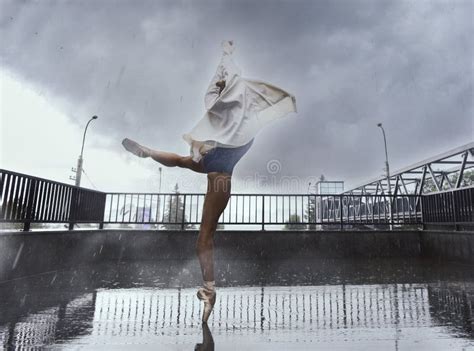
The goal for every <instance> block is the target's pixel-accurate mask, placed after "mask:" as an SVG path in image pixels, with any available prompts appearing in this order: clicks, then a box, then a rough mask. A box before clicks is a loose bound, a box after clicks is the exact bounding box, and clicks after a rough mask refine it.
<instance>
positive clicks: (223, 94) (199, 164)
mask: <svg viewBox="0 0 474 351" xmlns="http://www.w3.org/2000/svg"><path fill="white" fill-rule="evenodd" d="M234 48H235V46H234V43H233V41H223V42H222V49H223V53H222V58H221V61H220V63H219V65H218V67H217V70H216V73H215V75H214V77H213V78H212V80H211V83H210V84H209V87H208V89H207V92H206V95H205V98H204V103H205V107H206V113H205V115H204V116H203V117H202V118H201V120H200V121H199V122H198V123H197V124H196V126H195V127H194V128H193V129H192V130H191V131H190V132H189V133H186V134H184V135H183V139H184V140H185V141H186V142H187V143H188V144H189V146H190V155H189V156H181V155H177V154H175V153H170V152H165V151H159V150H154V149H151V148H149V147H146V146H143V145H140V144H138V143H137V142H135V141H133V140H131V139H128V138H125V139H124V140H123V141H122V145H123V146H124V148H125V149H126V150H127V151H129V152H131V153H133V154H134V155H136V156H138V157H142V158H147V157H150V158H152V159H153V160H155V161H156V162H159V163H161V164H162V165H164V166H168V167H181V168H187V169H190V170H192V171H195V172H198V173H206V174H207V192H206V195H205V199H204V204H203V211H202V218H201V225H200V228H199V236H198V239H197V242H196V253H197V256H198V259H199V263H200V266H201V272H202V277H203V286H202V287H201V288H199V289H198V291H197V297H198V298H199V299H200V300H201V301H203V302H204V309H203V315H202V322H203V323H207V321H208V319H209V316H210V314H211V312H212V309H213V307H214V304H215V302H216V289H215V280H214V232H215V231H216V228H217V224H218V221H219V217H220V216H221V214H222V212H223V211H224V210H225V208H226V206H227V203H228V201H229V198H230V195H231V179H232V173H233V170H234V167H235V165H236V164H237V162H238V161H239V160H240V159H241V158H242V156H243V155H244V154H245V153H246V152H247V151H248V150H249V148H250V147H251V146H252V144H253V141H254V137H255V136H256V135H257V133H258V132H259V131H260V130H261V129H262V128H263V127H264V126H266V125H267V124H268V123H270V122H271V121H274V120H276V119H278V118H281V117H284V116H285V115H287V114H288V113H290V112H296V100H295V97H294V96H293V95H291V94H289V93H287V92H286V91H284V90H282V89H280V88H278V87H276V86H273V85H271V84H268V83H265V82H262V81H258V80H250V79H246V78H242V77H241V71H240V69H239V68H238V67H237V66H236V65H235V63H234V61H233V59H232V53H233V51H234Z"/></svg>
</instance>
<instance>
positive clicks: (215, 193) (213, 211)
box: [196, 172, 231, 322]
mask: <svg viewBox="0 0 474 351" xmlns="http://www.w3.org/2000/svg"><path fill="white" fill-rule="evenodd" d="M207 178H208V183H207V193H206V197H205V199H204V206H203V212H202V220H201V227H200V230H199V236H198V240H197V242H196V252H197V255H198V258H199V263H200V264H201V272H202V277H203V280H204V287H203V288H201V289H199V291H198V297H199V298H200V299H201V300H203V301H204V312H203V316H202V321H203V322H207V320H208V318H209V315H210V314H211V312H212V308H213V306H214V303H215V301H216V293H215V288H214V284H215V283H214V281H215V280H214V232H215V231H216V228H217V223H218V220H219V217H220V216H221V214H222V212H223V211H224V209H225V208H226V206H227V203H228V201H229V198H230V190H231V189H230V188H231V175H230V174H227V173H220V172H210V173H209V174H208V175H207Z"/></svg>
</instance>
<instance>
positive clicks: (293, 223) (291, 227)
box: [285, 213, 305, 230]
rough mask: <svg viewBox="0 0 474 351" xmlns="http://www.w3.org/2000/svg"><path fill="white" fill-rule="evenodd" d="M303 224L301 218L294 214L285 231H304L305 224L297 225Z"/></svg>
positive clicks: (286, 224)
mask: <svg viewBox="0 0 474 351" xmlns="http://www.w3.org/2000/svg"><path fill="white" fill-rule="evenodd" d="M297 223H301V218H300V216H298V215H297V214H296V213H293V214H291V215H290V217H289V218H288V221H287V222H286V223H285V229H289V230H295V229H304V228H305V225H304V224H297Z"/></svg>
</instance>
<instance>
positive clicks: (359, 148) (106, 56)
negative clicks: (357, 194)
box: [0, 0, 474, 192]
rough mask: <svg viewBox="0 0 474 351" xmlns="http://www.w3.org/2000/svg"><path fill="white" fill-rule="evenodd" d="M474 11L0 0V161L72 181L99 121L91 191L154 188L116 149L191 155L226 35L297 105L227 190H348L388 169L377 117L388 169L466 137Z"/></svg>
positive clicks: (390, 5) (90, 159)
mask: <svg viewBox="0 0 474 351" xmlns="http://www.w3.org/2000/svg"><path fill="white" fill-rule="evenodd" d="M473 3H474V2H473V1H467V0H466V1H456V0H450V1H423V0H412V1H383V0H378V1H356V0H353V1H351V0H340V1H319V0H318V1H317V0H314V1H310V0H304V1H269V0H260V1H255V0H252V1H176V0H173V1H143V0H140V1H131V0H130V1H112V0H97V1H85V0H84V1H47V0H44V1H6V0H0V38H1V45H0V55H1V67H0V72H1V139H2V141H1V148H2V150H1V156H2V157H1V165H0V166H1V167H2V168H7V169H11V170H16V171H21V172H24V173H28V174H33V175H38V176H43V177H48V178H52V179H56V180H59V181H63V182H70V181H69V180H68V177H69V175H70V174H72V173H71V172H70V168H71V167H72V166H75V162H76V159H77V156H78V154H79V152H80V144H81V139H82V132H83V129H84V126H85V124H86V122H87V121H88V119H89V118H90V117H91V116H92V115H98V116H99V119H98V120H97V121H94V122H93V124H91V125H90V128H89V131H88V135H87V143H86V151H85V156H84V158H85V162H84V168H85V170H86V172H87V174H88V176H89V178H90V180H91V181H92V183H93V184H94V185H95V186H96V187H97V188H99V189H100V190H104V191H156V190H157V184H158V182H157V173H158V172H157V169H158V164H156V163H153V162H152V161H151V160H142V159H138V158H136V157H134V156H132V155H130V154H127V153H126V152H125V151H124V150H123V148H122V146H121V144H120V142H121V140H122V139H123V138H124V137H130V138H132V139H135V140H137V141H139V142H142V143H144V144H146V145H149V146H152V147H155V148H159V149H164V150H169V151H174V152H178V153H182V154H187V153H188V152H189V150H188V146H187V144H186V143H185V142H184V140H183V139H182V134H183V133H185V132H188V131H189V130H190V129H191V128H192V127H193V126H194V124H195V123H196V122H197V121H198V120H199V119H200V118H201V117H202V116H203V114H204V102H203V98H204V93H205V90H206V88H207V85H208V84H209V81H210V79H211V78H212V75H213V74H214V72H215V69H216V66H217V64H218V61H219V59H220V54H221V51H220V42H221V41H222V40H223V39H233V40H234V41H235V43H236V51H235V55H234V56H235V61H236V63H237V64H238V65H239V66H240V67H241V69H242V72H243V76H245V77H247V78H254V79H261V80H264V81H267V82H269V83H273V84H275V85H277V86H280V87H281V88H283V89H285V90H287V91H289V92H290V93H292V94H294V95H295V96H296V100H297V106H298V113H297V114H292V115H289V116H288V117H287V118H285V119H282V120H279V121H276V122H275V123H274V124H272V125H271V126H269V127H268V128H266V129H265V130H264V131H262V132H261V133H260V134H259V135H258V136H257V138H256V140H255V143H254V145H253V146H252V148H251V149H250V151H249V152H248V154H247V155H245V157H244V158H243V159H242V160H241V161H240V162H239V164H238V165H237V167H236V169H235V173H234V178H235V180H236V182H235V187H234V190H236V191H240V192H242V191H258V190H261V189H262V186H264V185H265V184H268V183H269V182H271V181H275V184H278V182H279V181H280V180H281V177H294V178H295V179H299V189H294V190H295V191H305V190H306V188H305V186H306V184H307V182H308V181H310V180H312V179H315V178H318V177H319V175H320V174H324V175H325V176H326V178H328V179H335V180H344V181H345V182H346V188H347V187H350V186H351V185H356V184H358V183H360V182H362V181H364V180H365V179H371V178H373V177H375V176H378V175H381V174H382V173H383V167H384V161H385V160H384V151H383V139H382V134H381V132H380V130H379V129H378V128H377V126H376V124H377V123H378V122H382V123H383V125H384V127H385V130H386V132H387V137H388V148H389V156H390V163H391V168H392V169H397V168H401V167H404V166H407V165H409V164H412V163H414V162H416V161H419V160H421V159H423V158H427V157H429V156H432V155H435V154H437V153H440V152H443V151H446V150H448V149H451V148H454V147H457V146H460V145H462V144H465V143H467V142H470V141H472V140H473V139H474V126H473V115H474V114H473V106H474V102H473V80H474V79H473V78H474V77H473V75H474V73H473V72H474V68H473V63H472V62H473V50H474V46H473V42H472V36H473V34H474V25H473V22H474V21H473V13H474V9H473ZM269 162H270V163H273V164H274V163H277V165H278V167H279V170H278V172H277V173H271V172H269V171H268V169H267V166H268V163H269ZM264 177H266V179H267V181H266V183H265V182H261V181H258V182H256V183H255V182H252V181H249V179H257V178H258V179H260V180H262V179H264ZM244 180H245V182H244ZM163 181H164V183H163V189H162V190H163V191H169V190H171V189H172V186H173V185H174V183H175V182H179V184H180V187H181V189H182V190H183V191H198V192H199V191H204V190H205V185H206V183H205V175H194V174H191V173H190V171H187V170H182V169H164V179H163ZM83 185H84V186H86V187H92V185H91V182H90V181H89V179H87V178H83ZM284 190H286V191H288V190H293V189H284Z"/></svg>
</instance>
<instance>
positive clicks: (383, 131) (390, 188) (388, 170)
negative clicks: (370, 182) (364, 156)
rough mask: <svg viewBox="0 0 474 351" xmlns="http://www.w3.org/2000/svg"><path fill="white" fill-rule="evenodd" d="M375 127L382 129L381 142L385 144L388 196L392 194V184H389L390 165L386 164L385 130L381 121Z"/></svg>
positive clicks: (386, 154)
mask: <svg viewBox="0 0 474 351" xmlns="http://www.w3.org/2000/svg"><path fill="white" fill-rule="evenodd" d="M377 127H379V128H380V129H382V133H383V142H384V145H385V171H386V172H387V185H388V196H390V195H392V186H391V185H390V167H389V165H388V152H387V138H386V137H385V130H384V129H383V127H382V123H378V124H377Z"/></svg>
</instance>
